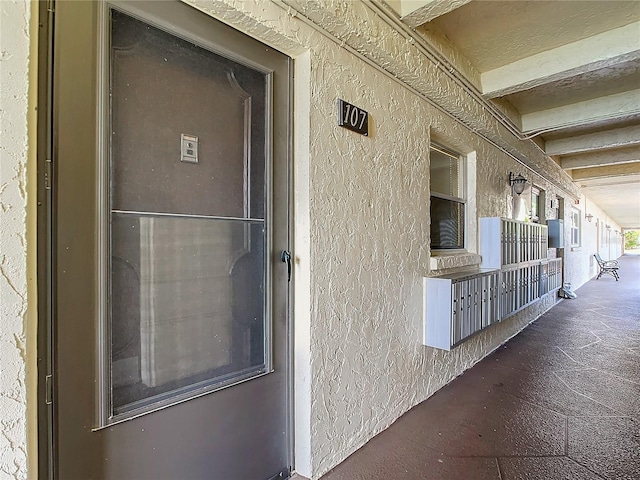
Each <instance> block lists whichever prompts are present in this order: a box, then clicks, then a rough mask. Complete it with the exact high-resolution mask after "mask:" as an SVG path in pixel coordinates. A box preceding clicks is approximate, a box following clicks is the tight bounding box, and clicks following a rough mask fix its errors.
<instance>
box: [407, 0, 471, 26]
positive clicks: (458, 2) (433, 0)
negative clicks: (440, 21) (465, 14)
mask: <svg viewBox="0 0 640 480" xmlns="http://www.w3.org/2000/svg"><path fill="white" fill-rule="evenodd" d="M470 1H471V0H400V16H401V17H402V21H403V22H404V23H406V24H407V25H409V26H410V27H414V28H415V27H418V26H420V25H422V24H424V23H427V22H430V21H431V20H433V19H434V18H438V17H439V16H441V15H444V14H445V13H449V12H451V11H453V10H455V9H456V8H460V7H462V6H463V5H466V4H467V3H469V2H470Z"/></svg>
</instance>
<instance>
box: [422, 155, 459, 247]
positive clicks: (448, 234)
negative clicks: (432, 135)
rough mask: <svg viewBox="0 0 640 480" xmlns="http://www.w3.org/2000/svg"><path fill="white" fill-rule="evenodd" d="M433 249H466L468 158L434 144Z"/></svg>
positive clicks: (431, 182) (432, 171) (432, 185)
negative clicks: (466, 178) (465, 158)
mask: <svg viewBox="0 0 640 480" xmlns="http://www.w3.org/2000/svg"><path fill="white" fill-rule="evenodd" d="M430 160H431V163H430V168H429V173H430V187H431V249H432V250H455V249H463V248H464V225H465V207H466V195H465V183H464V178H465V172H464V167H465V165H464V157H463V156H462V155H460V154H458V153H455V152H453V151H451V150H448V149H446V148H444V147H442V146H440V145H436V144H431V150H430Z"/></svg>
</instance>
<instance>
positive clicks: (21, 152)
mask: <svg viewBox="0 0 640 480" xmlns="http://www.w3.org/2000/svg"><path fill="white" fill-rule="evenodd" d="M190 3H194V4H195V5H196V6H197V7H198V8H201V9H202V10H205V11H207V12H208V13H210V14H212V15H213V16H215V17H217V18H219V19H221V20H223V21H225V22H227V23H229V24H231V25H232V26H234V27H236V28H238V29H240V30H243V31H245V32H247V33H249V34H250V35H252V36H254V37H256V38H258V39H260V40H262V41H264V42H265V43H268V44H269V45H272V46H273V47H275V48H278V49H279V50H282V51H283V52H285V53H287V54H289V55H291V56H293V57H294V58H296V60H297V64H296V79H295V87H296V92H295V119H296V122H295V147H296V148H295V152H296V158H295V192H296V198H295V209H296V212H295V220H296V242H297V243H296V250H295V253H296V286H295V288H296V300H295V302H296V303H295V327H296V330H295V335H296V343H295V359H296V372H295V382H296V385H295V386H296V406H297V407H300V408H298V410H297V416H296V428H297V432H296V433H297V436H296V450H297V456H296V468H297V469H298V470H299V471H300V473H302V474H304V475H306V476H310V477H313V478H318V477H319V476H320V475H321V474H323V473H324V472H326V471H327V470H328V469H330V468H331V467H333V466H335V465H336V464H337V463H339V462H340V461H341V460H343V459H344V458H346V457H347V456H348V455H349V454H350V453H352V452H353V451H354V450H356V449H357V448H359V447H360V446H362V445H363V444H364V443H365V442H366V441H368V440H369V439H370V438H371V437H373V436H374V435H375V434H376V433H378V432H380V431H381V430H383V429H384V428H386V427H387V426H388V425H389V424H391V423H392V422H393V421H394V420H395V419H396V418H397V417H398V416H399V415H401V414H402V413H404V412H405V411H406V410H408V409H409V408H411V407H412V406H413V405H415V404H417V403H419V402H420V401H422V400H424V399H425V398H427V397H428V396H429V395H431V394H432V393H434V392H435V391H436V390H437V389H438V388H440V387H441V386H442V385H444V384H445V383H447V382H448V381H449V380H451V379H452V378H454V377H455V376H457V375H459V374H460V373H462V372H463V371H464V370H465V369H466V368H468V367H470V366H471V365H473V364H474V363H475V362H476V361H478V360H479V359H481V358H482V357H483V356H484V355H486V354H487V353H488V352H489V351H491V350H492V349H493V348H495V347H496V346H498V345H499V344H500V343H502V342H503V341H505V340H506V339H507V338H509V337H510V336H511V335H513V334H515V333H517V332H518V331H519V330H520V329H521V328H522V327H523V326H524V325H526V324H527V323H528V322H529V321H531V320H532V319H534V318H536V316H538V315H539V314H540V313H541V312H542V311H544V310H545V309H547V308H549V307H550V306H551V305H552V304H553V299H552V298H546V299H545V300H544V301H542V302H539V303H538V304H536V305H535V306H533V307H530V308H528V309H526V310H524V311H522V312H520V313H519V314H517V315H515V316H513V317H511V318H510V319H509V320H507V321H505V322H503V323H502V324H499V325H497V326H495V327H492V328H490V329H488V330H487V331H485V332H483V333H482V334H480V335H478V336H476V337H474V338H473V340H471V341H469V342H467V343H465V344H463V345H462V346H461V347H460V348H458V349H456V350H454V351H452V352H449V353H447V352H443V351H439V350H436V349H431V348H427V347H423V346H422V345H421V344H420V337H421V332H422V326H421V317H422V281H421V279H422V276H423V275H426V274H428V273H429V271H430V252H429V208H428V205H429V200H428V199H429V182H428V169H429V158H428V145H429V141H430V139H431V138H432V137H433V138H437V139H438V140H439V141H440V142H443V143H445V144H446V145H448V146H449V147H451V148H454V149H456V150H458V151H461V152H463V153H471V152H474V156H475V159H476V164H477V171H476V190H477V192H478V195H477V197H476V204H475V207H474V208H475V215H476V216H477V217H481V216H509V215H510V214H511V211H512V198H511V196H510V190H509V187H508V185H507V181H506V179H507V174H508V172H510V171H516V172H518V171H521V170H522V169H523V167H522V165H519V164H518V163H517V162H516V161H515V160H514V159H513V158H511V157H510V156H508V155H507V154H506V153H505V152H504V151H505V150H506V151H507V152H511V153H515V154H517V155H516V156H518V157H519V158H521V159H523V160H526V161H527V162H528V164H529V165H531V166H532V167H534V168H538V169H540V170H546V171H551V172H558V173H557V176H558V178H557V179H556V180H557V181H556V182H553V183H552V182H549V181H548V180H545V179H544V178H542V177H539V176H537V175H535V174H533V173H531V172H529V173H526V175H527V176H528V177H529V178H530V180H531V181H532V182H533V183H535V184H536V185H537V186H539V187H540V188H542V189H545V190H546V193H547V198H552V197H554V198H555V197H556V196H557V197H563V198H566V199H567V205H570V204H571V203H572V202H573V198H575V197H576V193H575V189H574V188H573V187H572V186H571V185H570V182H568V180H567V178H566V176H564V177H562V178H561V174H560V172H559V170H558V168H557V166H554V165H550V164H549V163H548V160H546V159H545V158H544V157H543V156H542V155H541V154H540V152H539V150H538V149H537V148H536V147H534V146H533V145H531V144H529V143H527V142H521V141H518V140H516V139H514V138H512V137H511V136H510V135H509V134H508V133H507V132H506V130H505V129H504V128H503V127H501V126H500V125H498V124H497V123H496V122H495V121H494V120H492V119H491V117H489V116H488V114H487V113H486V112H484V111H483V109H482V108H481V107H480V106H478V105H477V104H475V103H474V102H473V101H472V100H471V99H470V98H469V96H468V95H467V94H466V93H465V92H464V91H463V90H461V89H460V88H459V87H457V86H456V85H454V84H453V83H452V82H451V80H450V79H449V78H447V77H446V76H445V75H444V74H443V73H442V72H441V71H440V70H439V69H438V68H437V67H435V66H434V65H431V64H430V63H429V61H428V60H427V59H425V58H423V57H422V56H420V54H419V53H417V52H416V51H415V49H414V48H413V47H412V46H411V44H410V42H408V41H407V39H406V38H404V37H402V36H401V35H399V34H398V32H396V31H394V29H393V28H392V27H391V26H389V25H388V24H386V23H385V22H383V21H382V20H381V19H380V18H379V17H378V16H376V15H374V14H373V13H372V12H371V11H370V10H367V7H365V6H363V4H361V3H360V2H350V1H339V0H334V1H324V2H313V1H309V2H301V3H300V5H302V4H304V5H303V6H302V7H301V6H300V5H299V8H301V9H302V8H304V9H307V11H306V12H305V13H306V14H308V15H309V17H310V18H313V20H314V21H315V22H316V23H317V24H318V25H320V28H319V29H318V28H315V27H313V26H312V25H311V23H310V22H307V21H305V20H304V19H303V18H302V16H301V15H299V14H298V13H296V11H295V10H294V9H292V8H289V7H286V6H284V7H283V6H282V5H279V4H276V3H272V2H267V1H262V2H242V1H235V0H225V1H209V0H207V1H204V0H193V1H191V2H190ZM0 21H1V22H2V24H1V27H2V28H1V29H0V39H1V46H0V81H1V87H2V88H1V89H0V95H1V97H0V100H1V109H2V111H1V115H2V117H1V120H2V123H1V132H0V133H1V135H2V150H1V154H2V160H1V163H0V168H1V170H0V202H1V203H0V207H1V210H0V221H1V222H2V223H1V225H0V227H1V231H2V236H1V237H0V268H1V271H0V294H1V295H2V297H1V299H2V302H1V303H0V312H1V313H2V316H1V322H2V323H1V324H0V359H1V360H0V362H1V363H0V365H1V368H2V376H0V422H1V425H2V432H3V434H2V435H1V436H0V478H8V479H18V478H27V477H28V473H27V472H28V470H29V468H28V465H27V460H29V462H33V461H34V459H35V449H33V448H32V449H29V448H28V446H29V445H30V442H29V439H28V437H29V428H31V427H29V425H28V422H27V419H28V418H30V417H29V411H28V401H27V398H29V399H31V400H30V401H31V402H35V390H34V389H29V388H28V385H29V379H30V378H33V377H34V375H35V372H34V367H35V362H30V361H29V360H28V357H27V355H28V356H29V358H32V357H33V355H34V352H35V342H33V343H29V342H28V341H27V340H28V339H30V338H31V337H29V331H30V329H32V328H33V326H34V325H35V322H34V321H32V320H30V318H31V317H29V315H30V313H29V312H30V311H31V312H33V311H34V310H35V308H36V304H35V296H34V295H32V294H31V293H30V290H29V279H28V275H27V272H29V268H30V267H29V264H28V263H27V260H28V259H30V263H31V264H33V262H34V261H35V255H34V252H33V251H32V247H29V241H28V239H29V237H28V235H27V233H28V232H29V231H31V232H33V229H31V230H30V228H29V227H28V225H31V223H29V224H28V223H27V222H31V220H29V216H28V215H27V213H28V210H27V191H31V190H32V189H34V188H35V179H34V178H32V173H29V182H27V180H26V178H27V172H28V171H29V170H28V169H27V168H26V167H27V165H28V161H27V158H28V150H29V149H31V150H33V148H34V147H35V143H34V142H31V143H30V144H28V139H29V135H28V133H29V130H28V128H29V122H28V118H27V112H28V111H29V104H28V99H27V92H28V90H27V89H28V88H31V89H32V90H31V92H32V93H31V97H30V98H31V99H33V98H34V96H33V82H31V83H30V82H29V58H30V57H29V48H30V43H29V42H30V38H31V39H32V40H33V39H34V38H35V36H34V35H33V34H32V35H29V29H30V28H33V21H32V19H31V17H30V10H29V4H28V3H25V2H7V1H3V2H0ZM323 29H324V33H323V31H322V30H323ZM326 32H330V33H331V35H334V36H335V38H334V39H333V40H332V39H331V38H329V36H327V35H326V34H325V33H326ZM31 48H33V44H31ZM352 48H353V49H356V50H357V51H358V52H361V55H362V56H358V55H356V54H354V53H353V51H352V50H351V49H352ZM376 65H377V66H376ZM378 67H380V68H383V69H385V70H386V71H387V72H388V73H389V74H385V73H383V72H382V71H381V70H380V68H378ZM32 72H33V70H32ZM416 72H422V73H421V74H420V75H416ZM393 76H395V77H397V78H399V79H400V81H397V80H394V78H393ZM338 97H340V98H344V99H345V100H347V101H349V102H351V103H354V104H356V105H358V106H360V107H362V108H364V109H366V110H367V111H369V113H370V115H371V127H370V128H371V134H370V136H369V137H362V136H359V135H357V134H354V133H353V132H350V131H347V130H344V129H341V128H339V127H338V126H337V124H336V123H337V122H336V117H335V111H336V99H337V98H338ZM428 98H436V99H438V100H440V101H441V102H442V103H443V104H446V105H448V106H449V107H450V108H451V110H454V111H455V113H456V114H457V115H458V116H460V117H461V118H464V119H465V120H467V121H466V123H467V124H468V125H470V126H471V127H473V128H476V129H477V130H478V133H477V134H476V133H473V132H472V131H471V130H470V129H469V128H467V127H464V126H462V125H461V124H460V123H459V122H456V121H454V120H452V119H451V118H450V117H449V116H448V115H446V114H443V113H442V112H441V111H439V110H438V109H436V108H435V107H434V106H433V105H432V104H431V103H430V101H429V100H427V99H428ZM481 135H482V136H485V137H487V138H488V139H490V140H491V141H492V142H498V143H499V144H500V147H501V148H496V147H495V146H493V145H492V144H491V143H489V142H488V141H486V140H483V139H482V138H481ZM27 147H29V149H28V148H27ZM32 170H33V169H32ZM523 173H524V172H523ZM558 185H560V187H564V188H565V189H566V191H563V190H562V189H561V188H560V187H559V186H558ZM545 208H546V209H549V211H548V212H547V216H548V217H549V218H553V216H552V215H553V213H554V212H552V211H551V210H550V207H548V206H546V207H545ZM472 210H473V209H472ZM565 220H566V218H565ZM614 228H615V227H614ZM470 247H471V248H470V250H472V251H473V250H474V248H473V247H474V246H473V245H471V246H470ZM27 249H30V250H29V251H28V250H27ZM590 249H591V247H585V248H584V249H583V250H582V252H570V255H569V254H567V258H566V260H567V272H568V275H569V274H570V275H572V276H574V277H576V278H578V279H579V280H573V281H574V285H578V284H581V283H584V281H586V279H588V278H589V276H590V275H592V274H593V273H594V272H593V270H591V269H587V270H585V269H584V268H583V266H580V265H578V263H579V262H582V261H583V260H584V258H586V256H588V255H587V253H588V254H590V253H592V252H588V250H590ZM555 253H556V252H555V251H551V254H552V255H555ZM578 253H581V256H579V255H578ZM447 265H448V266H450V265H456V262H452V263H450V264H447ZM27 307H28V308H27ZM31 315H33V314H31ZM30 366H33V368H31V371H29V367H30ZM27 394H28V395H29V396H28V397H27ZM28 427H29V428H28ZM27 452H28V453H29V455H27Z"/></svg>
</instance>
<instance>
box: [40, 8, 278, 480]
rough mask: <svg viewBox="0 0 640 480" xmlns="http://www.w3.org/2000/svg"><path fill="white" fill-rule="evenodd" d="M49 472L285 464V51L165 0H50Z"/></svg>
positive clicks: (230, 470) (104, 474) (228, 473)
mask: <svg viewBox="0 0 640 480" xmlns="http://www.w3.org/2000/svg"><path fill="white" fill-rule="evenodd" d="M53 85H54V95H53V99H54V102H53V105H54V106H53V114H54V120H53V126H54V127H53V128H54V155H55V158H54V163H55V165H56V172H55V183H54V187H55V192H54V196H55V199H56V200H55V205H54V207H55V208H54V212H55V214H54V222H55V224H54V225H55V234H54V239H55V246H54V248H55V252H56V254H55V269H54V284H55V292H56V293H55V316H54V317H55V318H54V320H55V321H54V332H55V339H54V358H55V366H56V371H55V375H54V385H55V387H56V389H55V391H56V397H55V401H54V414H55V425H56V427H55V435H54V452H55V459H54V470H55V473H56V476H57V478H60V479H72V478H83V479H85V478H87V479H88V478H95V479H114V480H115V479H118V480H125V479H165V478H166V479H191V478H193V479H225V480H227V479H238V480H245V479H257V480H260V479H271V478H285V477H286V476H287V475H288V472H289V466H290V458H289V457H290V454H289V441H290V439H289V430H288V429H289V427H288V425H289V406H288V405H289V394H290V392H289V389H288V388H289V380H288V378H289V377H288V374H289V372H288V366H289V364H288V359H289V358H290V357H289V355H288V351H289V346H288V343H287V342H288V340H287V339H288V335H287V331H288V319H287V308H286V306H287V292H288V279H287V265H285V264H283V263H282V262H281V261H280V258H281V255H280V253H281V252H282V250H287V249H288V239H289V228H288V211H289V204H288V148H287V145H288V118H289V105H288V100H289V59H288V58H287V57H286V56H284V55H282V54H281V53H279V52H276V51H274V50H272V49H270V48H269V47H267V46H265V45H263V44H260V43H259V42H257V41H255V40H252V39H250V38H248V37H246V36H244V35H241V34H240V33H238V32H236V31H234V30H232V29H230V28H229V27H227V26H224V25H222V24H220V23H219V22H217V21H215V20H213V19H212V18H210V17H208V16H206V15H204V14H202V13H201V12H198V11H196V10H195V9H193V8H191V7H189V6H187V5H184V4H181V3H179V2H130V3H127V2H122V3H119V2H118V3H115V4H111V3H99V2H59V3H58V4H57V5H56V12H55V41H54V79H53Z"/></svg>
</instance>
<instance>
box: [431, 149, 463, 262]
mask: <svg viewBox="0 0 640 480" xmlns="http://www.w3.org/2000/svg"><path fill="white" fill-rule="evenodd" d="M433 150H435V151H437V152H439V153H441V154H443V155H446V156H448V157H450V158H452V159H453V158H455V159H456V160H457V165H458V193H462V195H463V197H456V196H453V195H447V194H444V193H439V192H434V191H433V190H432V189H431V152H432V151H433ZM429 158H430V161H429V203H430V204H429V216H430V218H431V216H432V215H431V198H432V197H435V198H439V199H441V200H447V201H450V202H455V203H457V204H460V205H462V220H461V222H460V225H459V226H458V227H459V228H461V229H462V245H461V246H455V247H440V246H438V247H434V246H433V244H431V245H430V248H431V250H432V251H433V252H447V253H454V252H463V251H466V247H467V238H468V234H467V215H468V208H467V204H468V199H467V162H466V156H465V155H463V154H461V153H458V152H456V151H454V150H451V149H450V148H447V147H445V146H443V145H442V144H440V143H437V142H433V141H432V142H430V143H429ZM430 223H431V222H430Z"/></svg>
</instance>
